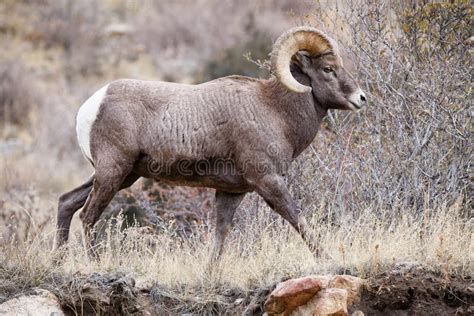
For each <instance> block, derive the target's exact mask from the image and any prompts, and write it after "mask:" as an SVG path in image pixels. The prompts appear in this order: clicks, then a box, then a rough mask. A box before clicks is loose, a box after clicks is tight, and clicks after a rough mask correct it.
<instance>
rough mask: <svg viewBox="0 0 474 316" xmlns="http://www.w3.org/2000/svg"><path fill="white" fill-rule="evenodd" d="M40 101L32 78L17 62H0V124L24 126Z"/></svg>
mask: <svg viewBox="0 0 474 316" xmlns="http://www.w3.org/2000/svg"><path fill="white" fill-rule="evenodd" d="M39 103H41V99H40V96H39V93H38V91H37V89H36V86H35V82H34V78H33V76H31V75H29V72H28V71H27V70H26V69H25V67H24V66H23V64H22V63H21V62H20V61H17V60H15V61H14V60H8V61H4V62H0V122H1V123H2V124H1V125H2V126H6V124H7V123H11V124H17V125H23V126H24V125H25V124H27V123H28V122H29V115H30V112H31V110H32V109H34V108H36V107H37V106H38V105H39Z"/></svg>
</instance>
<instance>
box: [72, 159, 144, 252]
mask: <svg viewBox="0 0 474 316" xmlns="http://www.w3.org/2000/svg"><path fill="white" fill-rule="evenodd" d="M130 170H131V166H130V167H119V166H118V165H114V166H106V167H104V166H98V167H97V168H96V176H95V180H94V184H93V188H92V191H91V193H90V194H89V198H88V199H87V202H86V205H85V206H84V208H83V210H82V212H81V214H80V218H81V220H82V225H83V229H84V235H85V238H86V246H87V250H88V252H89V254H90V255H91V256H92V257H97V253H96V249H95V246H96V245H95V242H96V236H95V232H94V231H93V229H94V225H95V224H96V223H97V221H98V220H99V217H100V215H101V214H102V212H103V211H104V209H105V208H106V207H107V205H109V203H110V201H111V200H112V198H113V197H114V195H115V194H116V193H117V192H118V191H119V190H121V189H123V188H126V187H128V186H130V185H132V184H133V183H134V182H135V181H136V180H137V179H138V178H139V176H138V175H136V174H134V173H130Z"/></svg>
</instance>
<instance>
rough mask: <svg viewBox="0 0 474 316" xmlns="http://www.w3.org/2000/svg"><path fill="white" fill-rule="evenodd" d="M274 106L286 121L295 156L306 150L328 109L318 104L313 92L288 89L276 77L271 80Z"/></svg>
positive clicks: (288, 136) (287, 134) (287, 133)
mask: <svg viewBox="0 0 474 316" xmlns="http://www.w3.org/2000/svg"><path fill="white" fill-rule="evenodd" d="M269 83H270V84H271V86H272V88H273V89H271V90H272V92H273V100H276V102H275V104H274V106H275V105H276V106H278V107H279V113H281V114H282V119H283V121H284V122H285V123H286V131H285V134H286V137H287V139H288V142H289V143H290V144H291V145H292V147H293V158H296V157H297V156H298V155H299V154H301V152H302V151H303V150H305V149H306V148H307V147H308V146H309V145H310V144H311V142H312V141H313V140H314V138H315V137H316V134H317V132H318V130H319V127H320V126H321V123H322V121H323V119H324V117H325V116H326V114H327V109H324V108H323V107H321V106H320V105H319V104H317V103H316V102H315V100H314V98H313V95H312V94H311V93H309V94H299V93H294V92H290V91H288V89H287V88H286V87H284V86H283V85H282V84H281V83H280V82H279V81H278V80H277V79H276V78H275V77H273V78H271V79H270V80H269Z"/></svg>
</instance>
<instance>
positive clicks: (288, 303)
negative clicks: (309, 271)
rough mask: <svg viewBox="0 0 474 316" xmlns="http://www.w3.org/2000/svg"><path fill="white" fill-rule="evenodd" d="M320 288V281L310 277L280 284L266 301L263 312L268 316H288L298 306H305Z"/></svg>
mask: <svg viewBox="0 0 474 316" xmlns="http://www.w3.org/2000/svg"><path fill="white" fill-rule="evenodd" d="M321 288H322V284H321V281H320V280H319V279H318V278H316V277H312V276H309V277H304V278H299V279H290V280H287V281H285V282H281V283H279V284H278V285H277V287H276V288H275V290H274V291H273V292H272V293H270V296H269V297H268V299H267V300H266V302H265V311H266V312H267V313H268V315H270V316H271V315H275V314H285V315H289V314H290V313H291V312H292V311H293V310H295V309H296V308H297V307H298V306H301V305H304V304H306V303H307V302H308V301H309V300H310V299H311V298H312V297H313V296H314V295H316V294H317V293H318V292H319V291H320V290H321Z"/></svg>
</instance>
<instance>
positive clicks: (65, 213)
mask: <svg viewBox="0 0 474 316" xmlns="http://www.w3.org/2000/svg"><path fill="white" fill-rule="evenodd" d="M93 181H94V176H92V177H91V178H90V179H89V180H87V182H85V183H84V184H82V185H80V186H78V187H77V188H75V189H74V190H71V191H69V192H66V193H64V194H62V195H61V196H60V197H59V203H58V215H57V223H56V228H57V231H56V249H59V248H61V246H63V245H64V244H65V243H66V242H67V240H68V238H69V228H70V227H71V220H72V217H73V216H74V213H76V212H77V210H79V209H80V208H81V207H82V206H84V204H85V203H86V200H87V197H88V196H89V193H90V192H91V190H92V184H93Z"/></svg>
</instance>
